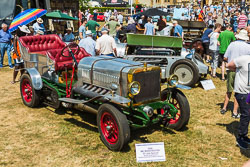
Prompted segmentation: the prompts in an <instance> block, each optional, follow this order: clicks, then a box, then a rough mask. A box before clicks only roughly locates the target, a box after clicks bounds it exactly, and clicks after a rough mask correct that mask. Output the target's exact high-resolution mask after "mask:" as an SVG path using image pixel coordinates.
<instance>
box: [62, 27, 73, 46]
mask: <svg viewBox="0 0 250 167" xmlns="http://www.w3.org/2000/svg"><path fill="white" fill-rule="evenodd" d="M66 31H67V33H66V34H65V35H64V37H63V41H64V42H67V43H69V42H73V41H74V39H75V36H74V35H73V34H72V29H71V28H67V29H66Z"/></svg>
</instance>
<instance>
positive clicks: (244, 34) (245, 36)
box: [235, 30, 249, 41]
mask: <svg viewBox="0 0 250 167" xmlns="http://www.w3.org/2000/svg"><path fill="white" fill-rule="evenodd" d="M235 37H236V38H238V39H241V40H244V41H248V40H249V37H248V34H247V30H240V32H239V34H237V35H235Z"/></svg>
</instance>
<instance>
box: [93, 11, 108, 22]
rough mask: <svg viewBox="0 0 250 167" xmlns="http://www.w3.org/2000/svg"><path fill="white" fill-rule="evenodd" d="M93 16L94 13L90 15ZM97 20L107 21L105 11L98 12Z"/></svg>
mask: <svg viewBox="0 0 250 167" xmlns="http://www.w3.org/2000/svg"><path fill="white" fill-rule="evenodd" d="M90 17H91V18H93V17H94V15H90ZM97 21H105V16H104V13H101V12H97Z"/></svg>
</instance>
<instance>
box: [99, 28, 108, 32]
mask: <svg viewBox="0 0 250 167" xmlns="http://www.w3.org/2000/svg"><path fill="white" fill-rule="evenodd" d="M108 31H109V30H108V29H107V28H102V30H101V32H108Z"/></svg>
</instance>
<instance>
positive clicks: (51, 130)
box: [0, 68, 250, 167]
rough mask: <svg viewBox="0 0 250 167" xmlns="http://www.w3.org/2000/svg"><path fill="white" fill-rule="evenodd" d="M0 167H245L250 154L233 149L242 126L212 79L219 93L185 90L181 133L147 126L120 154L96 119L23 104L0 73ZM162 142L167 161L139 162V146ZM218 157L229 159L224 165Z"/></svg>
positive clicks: (219, 83) (5, 75) (0, 71)
mask: <svg viewBox="0 0 250 167" xmlns="http://www.w3.org/2000/svg"><path fill="white" fill-rule="evenodd" d="M0 76H1V78H4V79H1V80H0V94H1V98H0V166H15V167H16V166H18V167H26V166H46V167H47V166H53V167H54V166H77V167H78V166H157V167H159V166H160V167H161V166H162V167H165V166H178V167H179V166H180V167H182V166H183V167H186V166H187V167H189V166H198V167H200V166H209V167H210V166H211V167H213V166H215V167H218V166H223V167H224V166H233V167H237V166H242V164H243V163H244V162H245V161H247V160H248V157H250V156H249V152H244V151H241V150H240V149H239V148H238V147H236V146H235V136H234V135H235V134H236V133H237V126H238V121H239V120H235V119H233V118H231V115H230V112H227V113H226V114H225V115H221V114H220V113H219V111H220V104H221V103H222V102H223V100H224V94H225V91H226V83H225V82H222V81H220V80H219V79H213V81H214V83H215V86H216V89H215V90H210V91H205V90H203V89H202V88H201V87H199V86H198V87H196V88H194V89H192V90H186V91H184V93H185V95H186V96H187V98H188V100H189V103H190V107H191V117H190V121H189V125H188V126H187V128H186V129H185V130H183V131H174V130H171V129H162V128H157V127H149V128H147V129H139V130H136V131H132V133H131V140H130V142H129V144H128V146H126V147H125V148H124V150H123V151H122V152H112V151H109V150H108V149H107V148H106V147H105V146H104V145H103V143H102V142H101V140H100V138H99V133H98V130H97V126H96V119H95V116H94V115H91V114H88V113H84V112H80V111H75V110H71V111H70V110H69V111H55V110H53V109H51V108H49V107H41V108H36V109H32V108H28V107H26V106H24V105H23V103H22V100H21V98H20V93H19V83H16V84H14V85H12V84H10V83H9V82H10V81H11V79H12V70H10V69H7V68H4V69H0ZM146 142H164V145H165V152H166V162H154V163H142V164H141V163H140V164H138V163H136V157H135V144H136V143H146ZM220 157H224V158H227V160H221V159H220Z"/></svg>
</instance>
